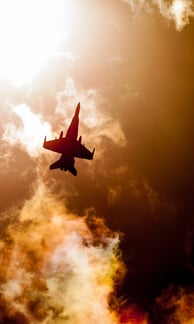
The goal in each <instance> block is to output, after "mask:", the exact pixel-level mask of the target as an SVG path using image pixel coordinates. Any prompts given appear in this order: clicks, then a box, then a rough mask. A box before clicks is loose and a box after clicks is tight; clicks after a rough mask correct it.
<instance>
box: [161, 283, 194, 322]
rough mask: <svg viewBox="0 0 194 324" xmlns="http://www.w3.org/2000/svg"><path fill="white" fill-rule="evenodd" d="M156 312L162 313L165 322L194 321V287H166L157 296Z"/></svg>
mask: <svg viewBox="0 0 194 324" xmlns="http://www.w3.org/2000/svg"><path fill="white" fill-rule="evenodd" d="M156 313H157V314H162V315H163V318H164V322H165V323H167V324H168V323H169V324H170V323H181V324H193V323H194V291H193V288H192V287H190V288H176V289H175V288H174V287H173V286H171V287H169V288H168V289H166V290H165V291H164V292H163V293H162V295H161V296H160V297H159V298H157V304H156Z"/></svg>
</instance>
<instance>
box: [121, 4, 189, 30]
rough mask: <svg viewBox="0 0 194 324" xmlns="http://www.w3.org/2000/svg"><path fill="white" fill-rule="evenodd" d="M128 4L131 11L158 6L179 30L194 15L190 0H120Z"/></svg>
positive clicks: (151, 8) (148, 9)
mask: <svg viewBox="0 0 194 324" xmlns="http://www.w3.org/2000/svg"><path fill="white" fill-rule="evenodd" d="M122 1H123V2H125V3H127V4H129V5H130V7H131V9H132V10H133V12H136V11H137V10H138V11H140V10H146V11H151V10H153V9H154V7H155V6H157V7H158V9H159V12H160V14H161V15H162V16H163V17H164V18H166V19H168V20H172V21H173V22H174V23H175V26H176V29H177V30H178V31H181V30H182V29H183V28H184V27H185V26H186V25H187V24H189V23H190V20H191V19H192V17H193V16H194V10H193V7H194V3H193V1H192V0H173V1H167V0H152V1H150V2H148V1H146V0H122Z"/></svg>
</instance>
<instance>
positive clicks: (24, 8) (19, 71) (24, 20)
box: [0, 0, 74, 86]
mask: <svg viewBox="0 0 194 324" xmlns="http://www.w3.org/2000/svg"><path fill="white" fill-rule="evenodd" d="M72 2H73V1H72ZM72 2H71V1H70V0H66V1H64V0H55V1H54V0H15V1H13V0H0V42H1V50H0V78H1V79H8V80H10V81H11V82H12V83H13V84H14V85H15V86H21V85H24V84H26V83H30V82H31V81H32V80H33V78H34V76H35V75H36V74H37V73H38V72H39V71H40V69H41V67H43V66H44V65H46V63H47V62H48V61H49V59H51V58H52V57H53V56H54V55H56V54H57V51H58V49H59V46H60V44H61V42H62V40H64V38H65V37H67V33H66V28H67V26H68V22H69V20H70V19H72V18H73V12H74V11H73V4H72Z"/></svg>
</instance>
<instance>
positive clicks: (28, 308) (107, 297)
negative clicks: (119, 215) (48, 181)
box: [0, 180, 125, 324]
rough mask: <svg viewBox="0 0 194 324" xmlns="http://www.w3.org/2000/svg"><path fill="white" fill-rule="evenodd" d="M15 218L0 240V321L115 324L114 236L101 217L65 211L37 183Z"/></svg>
mask: <svg viewBox="0 0 194 324" xmlns="http://www.w3.org/2000/svg"><path fill="white" fill-rule="evenodd" d="M19 219H20V222H19V223H18V224H16V225H14V226H10V227H9V228H8V232H7V233H8V234H7V236H6V237H5V240H4V241H1V242H0V248H1V265H2V266H1V281H2V285H1V289H0V292H1V305H4V307H3V310H2V311H1V315H0V319H1V321H4V320H5V319H9V320H11V319H13V318H22V317H23V318H25V320H26V321H29V322H32V321H36V323H39V322H42V320H45V321H48V322H55V323H58V322H61V323H63V322H64V323H65V322H67V323H88V324H89V323H93V322H95V323H102V322H103V323H119V319H118V315H117V313H116V311H115V310H114V308H113V304H114V299H115V298H116V294H115V289H116V287H117V286H118V284H119V283H120V282H121V281H122V278H123V276H124V274H125V266H124V264H123V262H122V260H121V258H120V252H119V235H118V234H117V233H114V232H112V231H111V230H110V229H108V228H107V227H106V225H105V224H104V222H103V220H102V219H99V218H96V217H92V218H91V217H90V218H88V217H87V216H86V217H78V216H76V215H74V214H71V213H68V212H67V210H66V208H65V207H64V205H63V203H62V202H61V201H60V200H58V198H57V197H56V196H54V195H53V194H51V192H49V189H48V188H47V187H45V185H44V184H43V183H42V181H41V180H39V181H38V183H37V184H36V190H35V192H34V195H33V196H32V198H31V199H29V200H27V201H26V202H25V204H24V206H23V208H22V209H21V210H20V211H19ZM111 305H112V306H111Z"/></svg>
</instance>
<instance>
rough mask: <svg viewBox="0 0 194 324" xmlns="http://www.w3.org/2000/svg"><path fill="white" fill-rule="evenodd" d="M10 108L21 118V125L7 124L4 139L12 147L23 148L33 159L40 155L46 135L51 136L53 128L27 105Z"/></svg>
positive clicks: (11, 106)
mask: <svg viewBox="0 0 194 324" xmlns="http://www.w3.org/2000/svg"><path fill="white" fill-rule="evenodd" d="M9 108H10V110H11V111H12V112H13V114H15V116H17V117H18V118H19V120H20V122H21V125H20V126H16V124H15V123H13V122H12V123H6V124H5V126H4V133H3V135H2V139H3V140H4V141H6V142H8V143H9V144H10V145H19V146H21V147H22V148H23V149H24V150H25V151H26V152H27V153H28V154H29V155H30V156H31V157H35V156H37V155H39V154H40V148H41V147H42V143H43V139H44V136H45V134H48V135H50V134H51V126H50V125H49V123H48V122H45V121H44V120H43V119H42V116H41V115H40V114H36V113H34V112H33V111H32V110H31V109H30V107H29V106H28V105H27V104H26V103H23V104H19V105H13V104H11V105H10V107H9Z"/></svg>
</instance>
